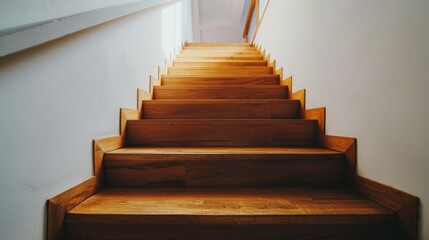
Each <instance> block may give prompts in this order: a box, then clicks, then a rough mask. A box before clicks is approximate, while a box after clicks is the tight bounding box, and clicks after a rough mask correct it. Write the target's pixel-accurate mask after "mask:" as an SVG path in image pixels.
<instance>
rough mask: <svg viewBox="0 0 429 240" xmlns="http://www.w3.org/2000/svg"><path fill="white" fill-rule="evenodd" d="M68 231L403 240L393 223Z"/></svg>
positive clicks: (215, 239)
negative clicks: (393, 227)
mask: <svg viewBox="0 0 429 240" xmlns="http://www.w3.org/2000/svg"><path fill="white" fill-rule="evenodd" d="M69 225H70V226H69V227H68V228H67V231H68V235H69V236H70V238H72V239H105V240H117V239H121V240H131V239H132V240H135V239H139V240H159V239H163V240H173V239H174V240H178V239H180V240H201V239H204V240H219V239H231V240H261V239H270V240H285V239H287V240H303V239H324V240H362V239H365V240H399V239H400V238H399V237H398V236H397V234H396V232H395V230H394V229H392V224H389V223H371V224H305V225H299V224H290V225H282V224H277V225H269V224H265V225H256V224H254V225H249V224H248V225H243V224H242V225H239V224H234V225H232V226H231V225H225V224H223V225H220V224H200V225H193V224H190V225H179V224H168V225H166V224H164V225H162V224H145V225H138V224H135V225H126V224H91V223H80V224H79V223H73V224H69Z"/></svg>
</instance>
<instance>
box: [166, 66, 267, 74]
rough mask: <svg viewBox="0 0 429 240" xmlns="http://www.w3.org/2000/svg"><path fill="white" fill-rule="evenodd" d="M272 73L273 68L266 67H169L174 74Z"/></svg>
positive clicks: (170, 72)
mask: <svg viewBox="0 0 429 240" xmlns="http://www.w3.org/2000/svg"><path fill="white" fill-rule="evenodd" d="M221 73H225V74H272V73H273V70H272V69H271V68H266V69H260V70H258V69H249V70H240V69H234V70H228V69H213V70H210V69H203V70H199V69H174V68H170V69H168V74H174V75H202V74H221Z"/></svg>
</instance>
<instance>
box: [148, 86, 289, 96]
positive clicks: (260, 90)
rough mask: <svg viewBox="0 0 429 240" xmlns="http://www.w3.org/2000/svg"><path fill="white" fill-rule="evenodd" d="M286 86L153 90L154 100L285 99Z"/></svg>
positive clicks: (161, 88) (190, 87) (166, 87)
mask: <svg viewBox="0 0 429 240" xmlns="http://www.w3.org/2000/svg"><path fill="white" fill-rule="evenodd" d="M286 98H288V88H287V86H275V85H242V86H240V85H229V86H215V85H213V86H204V85H200V86H196V85H193V86H180V85H173V86H160V87H155V88H154V99H286Z"/></svg>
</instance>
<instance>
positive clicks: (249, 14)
mask: <svg viewBox="0 0 429 240" xmlns="http://www.w3.org/2000/svg"><path fill="white" fill-rule="evenodd" d="M255 6H256V0H252V1H251V2H250V5H249V10H248V11H247V16H246V23H245V24H244V29H243V38H246V39H248V34H249V28H250V24H251V21H252V16H253V14H254V11H255Z"/></svg>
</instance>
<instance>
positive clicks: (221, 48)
mask: <svg viewBox="0 0 429 240" xmlns="http://www.w3.org/2000/svg"><path fill="white" fill-rule="evenodd" d="M184 49H185V50H220V51H223V50H235V51H237V50H239V51H254V50H255V48H254V47H252V46H218V47H200V46H199V47H194V46H192V47H185V48H184Z"/></svg>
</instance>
